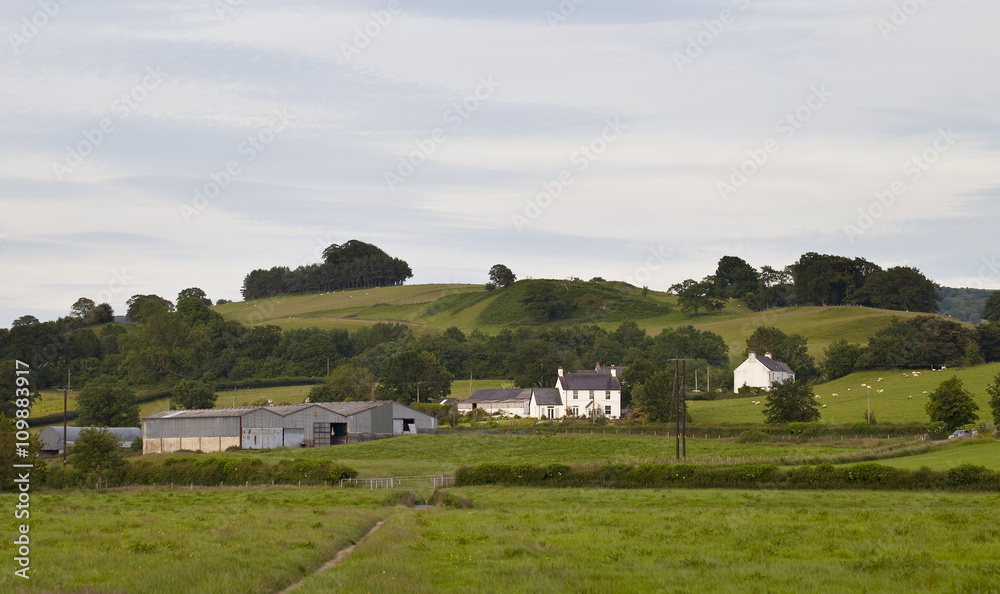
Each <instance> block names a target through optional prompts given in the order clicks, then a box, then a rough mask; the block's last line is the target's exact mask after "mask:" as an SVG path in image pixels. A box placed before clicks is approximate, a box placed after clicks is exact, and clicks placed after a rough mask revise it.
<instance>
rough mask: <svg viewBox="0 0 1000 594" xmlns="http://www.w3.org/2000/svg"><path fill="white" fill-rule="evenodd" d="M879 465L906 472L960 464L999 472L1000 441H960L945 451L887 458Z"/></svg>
mask: <svg viewBox="0 0 1000 594" xmlns="http://www.w3.org/2000/svg"><path fill="white" fill-rule="evenodd" d="M880 463H881V464H885V465H887V466H895V467H896V468H905V469H907V470H916V469H919V468H923V467H925V466H926V467H927V468H930V469H931V470H948V469H950V468H955V467H956V466H961V465H962V464H975V465H976V466H985V467H986V468H989V469H990V470H1000V441H994V440H986V439H982V440H977V441H967V440H962V441H960V442H958V443H956V444H954V445H953V447H949V448H947V449H943V450H938V451H934V452H928V453H926V454H918V455H915V456H907V457H903V458H889V459H887V460H883V461H881V462H880Z"/></svg>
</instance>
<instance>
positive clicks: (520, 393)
mask: <svg viewBox="0 0 1000 594" xmlns="http://www.w3.org/2000/svg"><path fill="white" fill-rule="evenodd" d="M530 398H531V389H530V388H527V389H521V388H514V389H488V390H476V391H475V392H473V393H472V396H469V397H468V398H467V399H466V400H465V401H466V402H503V401H505V400H529V399H530Z"/></svg>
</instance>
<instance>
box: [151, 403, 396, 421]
mask: <svg viewBox="0 0 1000 594" xmlns="http://www.w3.org/2000/svg"><path fill="white" fill-rule="evenodd" d="M391 403H392V402H391V401H389V400H374V401H371V400H367V401H364V402H304V403H301V404H286V405H282V406H244V407H239V408H206V409H196V410H165V411H163V412H158V413H156V414H152V415H149V416H148V417H143V420H146V419H195V418H213V419H214V418H219V417H242V416H244V415H248V414H250V413H252V412H255V411H258V410H266V411H267V412H270V413H274V414H276V415H279V416H282V417H284V416H288V415H291V414H294V413H297V412H300V411H303V410H307V409H309V408H313V407H319V408H323V409H326V410H328V411H330V412H334V413H337V414H340V415H344V416H345V417H349V416H351V415H356V414H358V413H361V412H364V411H366V410H370V409H373V408H379V407H381V406H385V405H386V404H391Z"/></svg>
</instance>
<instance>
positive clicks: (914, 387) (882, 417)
mask: <svg viewBox="0 0 1000 594" xmlns="http://www.w3.org/2000/svg"><path fill="white" fill-rule="evenodd" d="M915 371H916V372H917V373H918V374H919V375H918V376H914V375H913V373H914V370H908V371H907V370H897V371H863V372H859V373H852V374H851V375H848V376H846V377H843V378H840V379H838V380H834V381H832V382H827V383H824V384H819V385H817V386H816V388H815V393H816V395H818V396H820V398H819V399H817V400H818V402H820V405H821V406H822V405H824V404H825V405H826V408H822V409H821V414H822V417H821V419H820V420H821V421H822V422H824V423H832V424H846V423H856V422H859V421H864V420H865V418H866V414H867V410H868V396H869V392H870V395H871V410H872V415H873V416H874V417H875V420H876V421H880V422H890V423H911V422H918V423H926V422H929V421H930V419H929V418H928V417H927V410H926V406H927V399H928V394H929V393H930V392H933V391H934V390H935V389H937V387H938V386H939V385H940V384H941V382H943V381H945V380H947V379H950V378H951V377H952V376H953V375H954V376H957V377H959V378H960V379H961V380H962V382H963V384H964V386H965V389H966V390H968V391H969V392H971V393H972V394H973V396H974V397H975V399H976V403H977V404H979V417H980V420H981V421H982V422H985V423H987V424H991V422H990V412H989V411H990V408H989V395H988V394H987V392H986V386H987V385H988V384H990V383H992V382H993V380H994V379H995V378H996V377H997V374H1000V363H990V364H988V365H977V366H975V367H965V368H959V369H945V370H943V371H930V370H929V369H928V370H915ZM879 378H881V379H882V381H879ZM862 384H865V385H870V386H871V390H869V389H868V388H865V387H863V386H862ZM879 390H881V393H880V392H879ZM925 392H927V393H928V394H925ZM835 394H836V395H835ZM765 398H766V396H762V397H760V398H738V399H734V400H709V401H706V400H694V401H691V402H689V403H688V409H689V410H690V411H691V417H692V419H693V420H694V422H695V423H696V424H697V423H707V424H721V423H763V422H764V414H763V412H762V409H763V406H764V405H763V402H764V400H765ZM753 400H760V401H761V403H762V404H760V405H759V406H758V405H754V404H753V403H752V401H753Z"/></svg>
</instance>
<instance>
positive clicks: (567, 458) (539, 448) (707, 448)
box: [149, 427, 901, 477]
mask: <svg viewBox="0 0 1000 594" xmlns="http://www.w3.org/2000/svg"><path fill="white" fill-rule="evenodd" d="M573 430H574V431H577V430H579V429H578V428H574V429H573ZM583 430H584V431H585V430H586V429H583ZM603 430H606V431H607V433H606V434H601V433H600V432H601V431H603ZM594 431H597V432H598V433H596V434H593V435H591V434H586V433H584V434H579V435H577V434H566V435H552V434H523V433H521V434H512V435H489V434H481V433H456V434H441V435H411V436H406V437H397V438H393V439H384V440H379V441H369V442H362V443H353V444H347V445H343V446H337V447H336V448H332V449H330V448H310V449H304V450H289V449H279V450H271V451H259V450H253V451H240V452H230V453H228V454H227V455H229V456H233V457H252V458H261V459H264V460H269V461H272V462H275V461H278V460H281V459H284V458H291V457H296V458H309V459H313V458H322V459H332V460H335V461H337V462H339V463H341V464H346V465H348V466H351V467H352V468H356V469H357V470H358V471H360V473H361V476H362V477H389V476H414V475H430V474H440V473H445V474H452V473H454V472H455V470H456V469H457V468H459V467H460V466H466V465H475V464H481V463H483V462H510V463H515V462H525V463H530V464H553V463H562V464H589V463H595V464H608V463H629V462H639V461H661V462H667V461H670V460H672V459H673V458H674V455H675V445H676V441H675V439H674V438H672V437H671V438H668V437H667V436H665V435H663V434H662V433H661V435H659V436H652V435H627V434H626V431H628V430H627V429H625V428H618V429H615V428H613V427H612V428H606V429H601V428H596V429H594ZM616 432H617V434H616ZM881 443H882V442H880V441H877V440H873V439H871V440H864V439H855V440H849V441H843V442H824V443H821V444H808V443H804V444H798V443H794V442H791V441H789V442H787V443H762V444H739V443H736V440H735V439H717V438H716V439H706V438H704V436H702V437H695V438H688V440H687V452H688V457H689V458H690V459H691V460H692V461H696V462H699V461H700V462H709V463H717V462H725V461H727V459H728V460H729V461H731V462H737V461H750V460H758V459H767V460H775V459H780V458H782V457H800V456H823V455H847V454H852V453H858V452H861V451H864V450H868V449H871V448H873V447H876V446H877V445H880V444H881ZM894 443H901V441H900V440H895V441H894ZM170 456H174V457H176V454H172V455H170ZM161 457H166V456H161ZM149 458H152V457H149Z"/></svg>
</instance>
